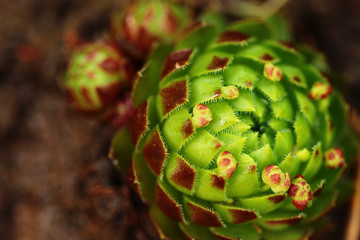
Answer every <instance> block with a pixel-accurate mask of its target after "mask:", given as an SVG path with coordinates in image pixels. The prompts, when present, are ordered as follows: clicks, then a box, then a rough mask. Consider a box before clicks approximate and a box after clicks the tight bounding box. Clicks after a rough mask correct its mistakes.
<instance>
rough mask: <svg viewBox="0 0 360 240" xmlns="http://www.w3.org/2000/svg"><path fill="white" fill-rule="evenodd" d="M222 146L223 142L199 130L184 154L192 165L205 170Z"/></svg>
mask: <svg viewBox="0 0 360 240" xmlns="http://www.w3.org/2000/svg"><path fill="white" fill-rule="evenodd" d="M222 145H223V144H222V142H221V141H220V140H218V139H217V138H215V137H214V136H213V135H211V134H210V133H209V132H207V131H205V130H198V131H197V132H196V134H194V137H193V138H192V139H191V140H190V141H188V142H187V143H186V145H185V146H184V148H183V149H182V152H183V153H184V155H185V156H187V160H189V162H190V163H192V164H194V165H196V166H199V167H204V168H205V167H207V166H208V165H209V164H210V162H211V161H212V159H213V157H214V156H215V154H216V153H217V151H218V150H219V148H220V147H221V146H222Z"/></svg>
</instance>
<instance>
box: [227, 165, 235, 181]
mask: <svg viewBox="0 0 360 240" xmlns="http://www.w3.org/2000/svg"><path fill="white" fill-rule="evenodd" d="M236 167H237V163H236ZM236 167H231V168H228V169H227V170H226V175H227V177H228V178H230V177H231V176H232V175H233V173H234V171H235V168H236Z"/></svg>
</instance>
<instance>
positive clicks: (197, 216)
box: [187, 202, 222, 227]
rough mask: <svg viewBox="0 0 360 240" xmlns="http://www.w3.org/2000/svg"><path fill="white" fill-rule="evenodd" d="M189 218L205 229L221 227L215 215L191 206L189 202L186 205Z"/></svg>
mask: <svg viewBox="0 0 360 240" xmlns="http://www.w3.org/2000/svg"><path fill="white" fill-rule="evenodd" d="M187 205H188V208H189V212H190V218H191V219H192V220H193V221H194V222H195V223H197V224H199V225H201V226H205V227H221V226H222V225H221V222H220V219H219V217H218V216H217V215H216V213H214V212H212V211H210V210H207V209H205V208H202V207H200V206H197V205H195V204H192V203H190V202H188V203H187Z"/></svg>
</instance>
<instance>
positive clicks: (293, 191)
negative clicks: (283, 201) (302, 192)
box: [287, 184, 299, 197]
mask: <svg viewBox="0 0 360 240" xmlns="http://www.w3.org/2000/svg"><path fill="white" fill-rule="evenodd" d="M298 189H299V186H297V185H295V184H291V185H290V188H289V190H288V192H287V193H288V195H289V197H294V196H295V195H296V192H297V191H298Z"/></svg>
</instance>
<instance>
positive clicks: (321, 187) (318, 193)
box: [313, 185, 324, 197]
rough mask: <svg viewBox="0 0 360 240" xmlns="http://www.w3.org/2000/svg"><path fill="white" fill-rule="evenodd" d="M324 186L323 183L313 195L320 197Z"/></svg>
mask: <svg viewBox="0 0 360 240" xmlns="http://www.w3.org/2000/svg"><path fill="white" fill-rule="evenodd" d="M323 188H324V186H323V185H321V186H320V187H319V188H318V189H316V190H315V192H314V193H313V197H319V196H320V194H321V192H322V190H323Z"/></svg>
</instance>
